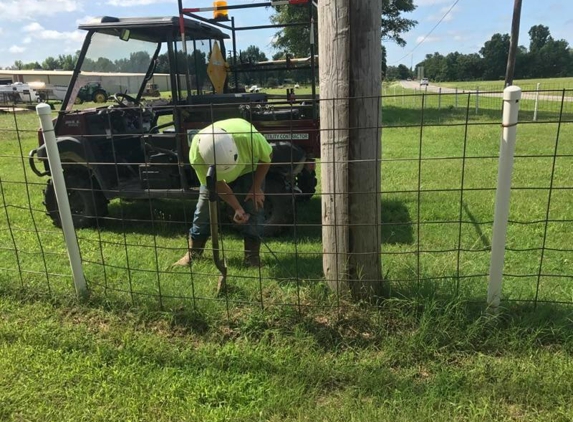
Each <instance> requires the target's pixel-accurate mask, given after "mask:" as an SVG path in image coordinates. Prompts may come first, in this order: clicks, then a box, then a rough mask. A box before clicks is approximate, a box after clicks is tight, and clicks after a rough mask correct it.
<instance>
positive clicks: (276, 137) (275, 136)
mask: <svg viewBox="0 0 573 422" xmlns="http://www.w3.org/2000/svg"><path fill="white" fill-rule="evenodd" d="M264 135H265V138H267V140H268V141H288V140H291V139H298V140H302V139H309V136H308V133H264Z"/></svg>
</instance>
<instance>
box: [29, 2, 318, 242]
mask: <svg viewBox="0 0 573 422" xmlns="http://www.w3.org/2000/svg"><path fill="white" fill-rule="evenodd" d="M179 3H180V4H179V16H172V17H171V16H170V17H142V18H117V17H111V16H104V17H101V18H97V19H94V20H92V21H90V22H88V23H85V24H82V25H80V26H79V28H80V29H81V30H84V31H87V34H86V38H85V41H84V44H83V46H82V49H81V51H80V54H79V59H78V61H77V64H76V68H75V70H74V73H73V76H72V79H71V81H70V85H69V89H68V91H67V93H66V96H65V98H64V100H63V102H62V107H61V110H60V112H59V113H58V117H57V119H56V122H55V134H56V137H57V140H58V148H59V151H60V157H61V161H62V166H63V170H64V176H65V179H66V182H67V187H68V193H69V199H70V204H71V208H72V213H73V218H74V223H75V226H76V227H78V228H81V227H88V226H93V225H95V224H96V223H97V222H98V221H99V219H101V218H102V217H105V216H106V215H107V213H108V203H109V201H111V200H113V199H115V198H122V199H132V200H133V199H156V198H171V199H187V198H194V197H196V196H197V195H198V188H199V185H200V183H199V181H198V179H197V176H196V174H195V172H194V171H193V169H192V168H191V166H190V164H189V146H190V142H191V140H192V139H193V136H194V135H195V134H196V133H197V132H198V131H199V130H201V129H203V128H204V127H206V126H208V125H210V124H211V123H213V122H214V121H217V120H222V119H227V118H233V117H241V118H244V119H246V120H249V121H250V122H252V123H253V125H254V126H255V127H256V128H257V130H258V131H259V132H261V133H262V134H263V135H264V136H265V137H266V139H267V140H268V141H269V142H270V143H271V145H272V146H273V161H272V165H271V169H270V170H269V172H268V174H267V178H266V181H265V186H266V187H265V197H266V200H265V213H266V217H267V224H266V226H265V228H264V233H265V235H266V236H269V235H274V234H278V233H280V232H281V231H283V230H284V229H285V227H288V225H290V224H292V222H293V216H294V206H295V203H294V202H295V201H293V197H296V198H297V199H302V198H309V197H311V196H312V195H313V194H314V192H315V186H316V175H315V173H314V166H315V164H314V160H315V158H318V157H319V154H320V144H319V121H318V98H317V95H316V89H315V81H316V64H317V61H316V57H315V54H314V45H313V44H312V43H310V45H309V57H308V58H305V59H302V60H298V59H292V60H278V61H268V62H263V63H255V64H253V63H242V62H240V60H238V57H237V51H238V50H237V48H236V41H235V35H236V32H237V31H239V30H245V29H256V28H257V27H246V28H239V27H236V26H235V21H234V18H229V17H228V15H227V13H226V12H227V10H233V9H239V8H251V7H264V6H274V5H278V4H285V5H286V4H292V5H293V6H289V7H302V8H308V10H309V19H308V21H307V22H302V23H291V24H290V25H295V24H296V25H307V26H313V25H314V21H313V20H312V19H311V12H312V7H313V6H312V3H311V2H310V1H308V0H280V1H278V2H277V1H272V2H265V3H257V4H245V5H233V6H224V5H218V6H216V7H215V8H204V9H184V8H182V6H181V2H179ZM219 3H221V4H222V3H224V2H219ZM295 4H296V5H295ZM209 10H211V11H214V12H216V13H215V14H216V16H215V17H214V18H213V19H206V18H203V17H201V16H198V15H197V14H196V13H200V12H204V11H209ZM223 12H225V13H223ZM229 21H230V24H229ZM269 26H274V27H281V25H265V27H269ZM311 32H312V31H311ZM228 41H231V43H232V49H231V51H230V53H228V50H227V46H226V42H228ZM108 51H109V52H113V61H112V60H111V59H110V58H107V57H102V54H104V53H105V52H108ZM225 57H228V59H227V60H225ZM119 69H129V72H132V73H129V74H127V73H126V74H122V73H121V72H119ZM156 71H157V73H158V74H159V73H161V74H167V75H168V83H169V89H170V91H171V92H170V96H169V98H157V99H153V100H148V101H144V100H143V99H142V98H143V96H144V94H145V91H146V90H148V89H149V88H150V81H151V80H152V78H153V77H154V74H155V73H156ZM94 72H97V73H98V74H102V73H106V72H107V73H108V75H104V76H102V81H105V84H106V86H113V87H117V92H116V93H115V94H114V95H112V96H110V98H112V99H113V100H114V103H113V104H111V105H104V106H100V107H96V108H84V109H81V108H78V109H74V102H75V99H76V98H77V97H79V98H80V99H82V100H84V101H87V100H86V99H85V98H88V99H89V101H94V100H95V101H96V102H97V101H100V102H103V101H106V100H107V97H108V96H107V93H106V92H105V91H104V90H103V88H101V83H100V82H93V73H94ZM133 72H139V73H140V74H144V76H143V78H141V77H133ZM256 72H267V73H268V74H269V75H271V76H272V77H273V78H276V77H277V76H280V75H282V77H283V78H284V77H285V76H290V77H293V74H297V77H296V80H299V81H303V80H306V81H308V83H309V84H310V86H311V94H310V95H308V94H307V95H297V96H296V98H295V96H294V92H291V91H292V90H287V92H286V93H284V94H268V93H246V92H244V88H243V87H244V84H243V83H242V82H243V81H241V78H242V75H244V74H247V73H248V74H249V75H251V74H253V73H256ZM299 73H300V75H298V74H299ZM157 77H159V76H156V78H157ZM104 78H105V79H104ZM241 88H242V89H241ZM38 141H39V146H38V148H36V149H34V150H32V151H31V152H30V154H29V162H30V166H31V168H32V170H33V171H34V172H35V173H36V174H37V175H38V176H50V174H51V169H50V168H49V164H48V162H47V155H46V151H45V147H44V145H43V136H42V134H41V133H40V132H39V134H38ZM38 159H39V160H40V161H41V162H42V164H43V166H44V168H43V170H41V169H40V168H38V166H37V164H36V163H37V160H38ZM231 187H232V184H231ZM45 205H46V209H47V212H48V214H49V215H50V217H51V218H52V219H53V221H54V223H55V224H56V225H59V212H58V207H57V203H56V200H55V196H54V189H53V185H52V182H51V180H49V181H48V185H47V188H46V190H45ZM223 215H225V213H223Z"/></svg>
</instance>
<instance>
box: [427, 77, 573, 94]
mask: <svg viewBox="0 0 573 422" xmlns="http://www.w3.org/2000/svg"><path fill="white" fill-rule="evenodd" d="M538 83H539V84H540V86H539V89H541V90H561V89H573V78H548V79H516V80H515V81H513V84H514V85H517V86H519V87H521V89H523V90H524V91H533V90H536V89H537V84H538ZM434 84H435V85H438V86H443V87H449V88H459V89H476V87H479V89H480V90H482V91H501V90H503V87H504V81H470V82H435V83H434Z"/></svg>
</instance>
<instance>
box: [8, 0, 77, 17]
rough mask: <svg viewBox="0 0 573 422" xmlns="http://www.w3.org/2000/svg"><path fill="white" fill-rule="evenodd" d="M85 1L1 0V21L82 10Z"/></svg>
mask: <svg viewBox="0 0 573 422" xmlns="http://www.w3.org/2000/svg"><path fill="white" fill-rule="evenodd" d="M82 1H83V0H1V1H0V20H7V21H10V20H12V21H14V20H15V21H21V20H25V19H34V18H36V17H37V16H53V15H55V14H58V13H62V12H76V11H79V10H81V9H82Z"/></svg>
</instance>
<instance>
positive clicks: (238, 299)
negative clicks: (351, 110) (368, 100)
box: [0, 87, 573, 316]
mask: <svg viewBox="0 0 573 422" xmlns="http://www.w3.org/2000/svg"><path fill="white" fill-rule="evenodd" d="M400 88H401V87H400ZM400 88H397V91H398V92H395V93H394V92H392V91H393V89H392V88H389V89H385V90H384V92H383V95H382V97H381V101H382V124H381V129H382V139H381V145H382V149H381V151H382V161H381V168H382V176H381V186H380V191H379V194H380V199H381V206H380V210H381V223H380V226H379V227H374V226H373V227H372V229H373V230H380V232H381V242H382V245H381V259H382V273H383V275H384V279H383V280H382V281H381V282H382V283H383V286H384V288H385V292H386V294H387V295H388V296H390V297H419V296H432V297H446V298H447V297H458V298H462V299H464V300H467V301H475V302H478V303H483V304H485V301H486V294H487V288H488V278H489V270H490V268H489V267H490V259H491V249H492V226H493V223H494V207H495V195H496V185H497V176H498V161H499V152H500V137H501V133H502V128H501V115H502V114H501V112H502V103H503V102H502V99H501V96H502V92H501V91H500V90H497V91H494V90H491V91H483V92H482V91H477V90H476V91H474V90H465V91H462V92H460V90H458V92H455V91H454V92H445V90H444V89H442V91H441V92H431V91H430V90H428V91H427V92H426V91H425V90H424V91H414V90H404V91H403V92H400V90H401V89H400ZM389 91H390V92H389ZM571 98H572V95H571V91H570V90H567V89H566V90H563V89H561V90H537V89H535V90H529V91H524V92H523V95H522V100H521V101H520V110H519V125H518V129H517V143H516V150H515V161H514V167H513V178H512V184H511V203H510V213H509V219H508V229H507V244H506V247H505V265H504V272H503V290H502V303H503V302H509V301H523V302H527V303H532V304H538V303H542V302H550V303H564V304H571V303H573V280H572V278H573V268H572V264H571V262H572V260H573V248H572V247H571V242H570V238H571V232H572V228H573V208H572V207H571V206H570V204H571V203H573V193H572V187H573V186H572V182H571V180H572V176H573V173H572V172H573V170H572V169H573V166H571V163H572V161H571V160H572V159H573V144H572V143H571V142H570V139H571V136H569V135H570V133H571V132H572V128H571V122H572V121H573V110H572V109H571ZM322 101H326V100H324V99H323V100H322ZM303 102H304V100H297V102H295V103H293V102H292V101H290V102H288V103H287V104H284V105H283V108H282V110H283V112H285V113H286V114H284V115H282V114H281V115H280V116H282V117H281V118H282V119H285V117H284V116H286V115H288V116H289V117H288V118H287V123H288V124H287V125H286V126H284V127H282V129H281V130H282V132H285V133H287V134H288V135H289V136H288V137H286V138H288V139H294V142H295V143H299V144H300V145H302V148H301V149H302V150H303V151H304V152H305V153H306V154H304V155H300V156H296V151H297V150H293V149H292V148H291V149H288V150H287V151H289V152H288V153H289V154H290V159H292V163H291V162H288V163H287V164H285V163H284V162H283V163H276V162H275V163H273V165H272V166H271V172H273V170H274V172H275V175H276V177H275V178H274V179H273V178H270V179H269V178H268V179H267V184H266V189H267V193H266V194H267V196H266V201H265V202H266V203H267V207H269V208H268V209H267V226H266V227H265V236H264V237H263V242H262V246H261V260H262V263H263V266H261V267H260V268H247V267H245V266H244V265H243V253H244V248H243V239H242V236H241V235H240V234H239V233H238V232H237V230H236V229H237V227H236V224H233V223H232V221H231V218H229V212H228V210H227V209H226V208H225V207H224V206H222V207H221V208H220V215H219V220H220V223H221V224H220V226H221V227H220V239H219V240H220V246H221V251H222V254H223V256H224V258H225V261H226V263H227V270H228V274H227V288H226V289H224V291H222V292H220V294H217V291H216V287H217V282H218V279H219V276H220V272H219V270H218V269H217V268H216V266H215V265H214V263H213V260H212V257H213V253H212V251H211V249H212V247H211V246H210V244H208V245H207V247H206V251H205V253H204V254H203V256H202V257H201V258H200V259H195V260H193V263H192V265H190V266H185V267H173V266H172V265H171V264H172V263H173V262H175V261H177V260H178V259H179V258H180V257H181V255H183V254H185V253H186V252H187V251H188V233H189V229H190V227H191V226H192V221H193V213H194V211H195V203H196V200H197V193H198V192H197V190H198V183H197V182H196V180H195V179H193V173H192V169H191V168H190V167H189V162H188V157H187V156H186V154H187V150H188V146H189V145H188V140H189V139H190V138H191V136H190V133H191V134H192V133H194V132H193V131H191V132H190V133H182V134H178V133H176V131H174V130H173V128H174V127H175V126H173V124H172V122H171V120H172V119H173V117H172V116H173V113H172V114H169V110H170V109H168V108H165V109H163V108H162V107H157V108H155V109H153V110H150V109H149V108H142V107H136V108H134V109H125V108H123V109H122V110H121V112H122V114H121V119H119V118H118V116H119V115H120V114H117V115H116V114H115V111H116V109H115V108H114V107H111V108H105V110H112V111H113V112H109V113H103V112H102V113H99V114H98V113H94V114H93V115H91V116H92V117H89V118H88V119H87V120H86V121H85V122H80V121H79V120H73V119H72V120H68V122H71V123H69V124H68V129H70V128H71V129H74V128H76V126H77V130H78V132H77V133H78V134H79V133H82V132H80V131H83V133H88V132H89V133H88V134H87V135H82V142H79V143H78V142H76V143H74V141H73V140H69V142H70V144H69V145H68V148H67V149H65V151H64V150H62V148H63V147H61V146H60V155H61V156H62V161H64V164H65V165H64V175H65V176H66V183H67V188H68V198H69V201H70V204H71V213H72V215H74V222H75V223H76V235H77V242H78V245H79V250H80V254H81V265H82V271H83V274H84V276H85V279H86V281H87V287H88V290H89V292H90V294H91V295H92V296H93V297H101V298H105V300H108V301H110V302H113V303H118V304H122V303H124V304H135V305H146V306H151V307H158V308H161V309H168V310H173V309H179V308H181V307H193V308H201V309H204V308H205V309H207V308H208V309H210V308H215V309H219V310H221V311H224V312H227V314H228V315H229V316H231V315H232V314H234V313H236V312H240V309H242V307H244V306H256V307H261V308H263V309H267V308H271V307H273V306H288V307H292V308H293V309H298V310H302V309H304V308H325V309H327V308H328V309H332V308H337V307H339V306H341V305H340V303H341V302H340V300H339V299H338V298H337V297H336V295H335V294H333V293H332V292H329V290H328V289H327V288H326V287H325V284H324V276H323V244H322V214H321V197H322V196H324V195H326V194H327V193H325V192H322V191H321V189H320V181H321V177H323V176H324V175H323V174H321V164H323V163H324V162H321V160H320V158H319V157H316V158H317V161H316V168H314V162H313V161H312V160H311V158H312V155H311V152H310V151H311V150H312V148H311V147H310V145H311V143H312V142H311V141H312V136H310V137H309V138H307V137H306V135H305V136H302V133H303V132H304V131H303V129H302V128H301V121H302V120H304V119H306V118H308V116H309V115H310V114H309V113H310V112H309V104H310V103H309V102H308V101H307V102H306V103H305V104H303ZM235 106H236V105H235ZM194 107H197V106H181V107H178V108H177V110H176V112H175V114H176V115H177V116H179V117H176V118H175V121H177V119H178V118H179V119H185V118H187V116H195V115H197V113H198V110H199V109H198V108H197V109H195V108H194ZM221 107H223V105H221ZM295 108H296V109H297V110H298V111H297V112H296V113H295V112H294V109H295ZM279 109H281V105H280V104H279V103H278V102H277V103H276V104H275V105H274V106H273V107H270V108H269V107H267V108H266V109H264V108H261V107H260V104H249V105H248V107H245V105H244V107H243V110H242V111H243V116H245V117H248V119H253V113H257V112H260V113H267V114H268V116H270V117H268V118H269V121H271V122H276V121H277V116H279V112H278V110H279ZM202 110H205V107H204V106H203V109H202ZM130 111H132V112H133V113H131V117H129V115H130ZM148 112H152V113H153V115H154V116H160V117H159V120H158V121H157V122H156V123H157V124H158V125H159V129H158V130H157V131H151V132H150V131H149V127H146V126H145V125H144V124H142V122H145V121H146V119H147V115H146V113H148ZM206 113H208V114H207V116H208V118H209V119H208V120H207V121H213V120H216V119H214V116H215V115H217V114H218V111H217V107H215V106H210V107H209V108H208V109H207V112H206ZM245 113H246V114H245ZM305 113H306V116H305ZM126 115H128V117H129V119H132V120H130V121H131V122H132V123H131V124H132V126H129V125H127V126H125V122H126ZM56 116H57V113H54V114H53V117H56ZM273 116H274V117H273ZM116 118H117V119H118V120H116ZM90 119H91V120H90ZM203 121H206V120H203ZM134 122H139V126H138V125H137V124H136V123H134ZM84 123H85V125H87V126H82V125H84ZM120 123H121V124H123V125H124V126H122V127H121V128H120V127H119V126H118V125H120ZM162 123H165V125H162ZM38 126H39V125H38V117H37V115H36V114H35V113H33V112H29V111H19V110H18V109H17V108H15V107H12V108H9V109H7V110H6V112H5V113H3V114H1V115H0V145H2V147H3V148H2V150H1V151H0V196H1V201H2V202H1V204H2V210H3V212H2V215H1V217H0V237H1V242H0V245H1V246H0V289H1V290H3V291H11V290H16V291H29V292H34V293H37V294H43V295H44V294H45V295H49V296H54V295H56V296H60V295H63V296H68V295H73V294H74V284H73V280H72V275H71V272H70V266H69V260H68V252H67V249H66V244H65V242H64V238H63V235H62V230H61V229H60V228H59V227H58V225H59V224H60V222H59V218H60V215H59V212H58V211H57V203H55V195H54V187H53V185H52V183H51V182H47V180H48V179H49V177H39V176H38V174H37V173H42V172H43V171H44V170H45V169H44V164H42V163H41V162H40V161H39V160H38V157H40V158H42V157H41V154H42V153H41V152H38V153H37V155H36V156H33V157H32V159H30V153H29V151H31V150H33V149H35V148H37V147H38V144H39V137H38V130H37V129H38ZM161 126H164V127H161ZM197 128H199V125H198V123H197ZM71 129H70V130H71ZM88 129H89V130H88ZM315 131H316V133H317V134H319V129H318V127H317V128H315ZM72 132H73V131H72ZM152 132H155V133H152ZM142 134H144V135H145V136H142ZM178 135H181V136H178ZM293 135H297V136H293ZM78 136H79V135H78ZM40 137H41V136H40ZM70 137H71V138H73V136H71V135H70ZM76 138H77V136H76ZM269 138H272V136H270V137H269ZM181 139H183V141H182V142H180V140H181ZM271 142H274V143H277V145H278V144H280V143H281V141H280V137H275V138H274V139H273V140H271ZM60 144H61V143H60ZM86 145H89V149H90V151H88V150H87V148H86ZM182 145H183V146H182ZM185 147H186V148H185ZM74 148H75V149H74ZM314 152H315V153H316V152H318V150H317V149H315V150H314ZM98 154H99V155H98ZM102 154H103V155H102ZM78 156H79V157H82V159H77V157H78ZM102 156H105V157H108V159H106V160H101V157H102ZM98 157H100V158H98ZM290 159H289V160H286V161H291V160H290ZM74 160H76V161H75V163H74V164H71V163H70V162H71V161H74ZM31 162H33V163H35V164H33V165H31ZM281 166H282V167H281ZM281 168H282V171H281V170H280V169H281ZM34 169H35V171H34ZM314 172H316V179H317V180H318V185H317V187H316V192H314V175H315V173H314ZM292 173H297V176H292ZM281 175H282V176H281ZM279 176H280V177H279ZM183 179H185V180H186V182H185V183H187V186H180V185H179V184H178V183H180V182H181V181H182V180H183ZM50 180H51V179H50ZM102 181H107V182H106V183H107V184H108V185H109V186H111V188H109V187H108V188H103V187H102V186H101V185H100V184H101V183H104V182H102ZM279 182H280V183H279ZM108 199H109V203H108ZM54 221H55V222H56V225H54ZM78 225H79V226H80V227H81V226H82V225H85V226H91V227H85V228H78Z"/></svg>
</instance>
